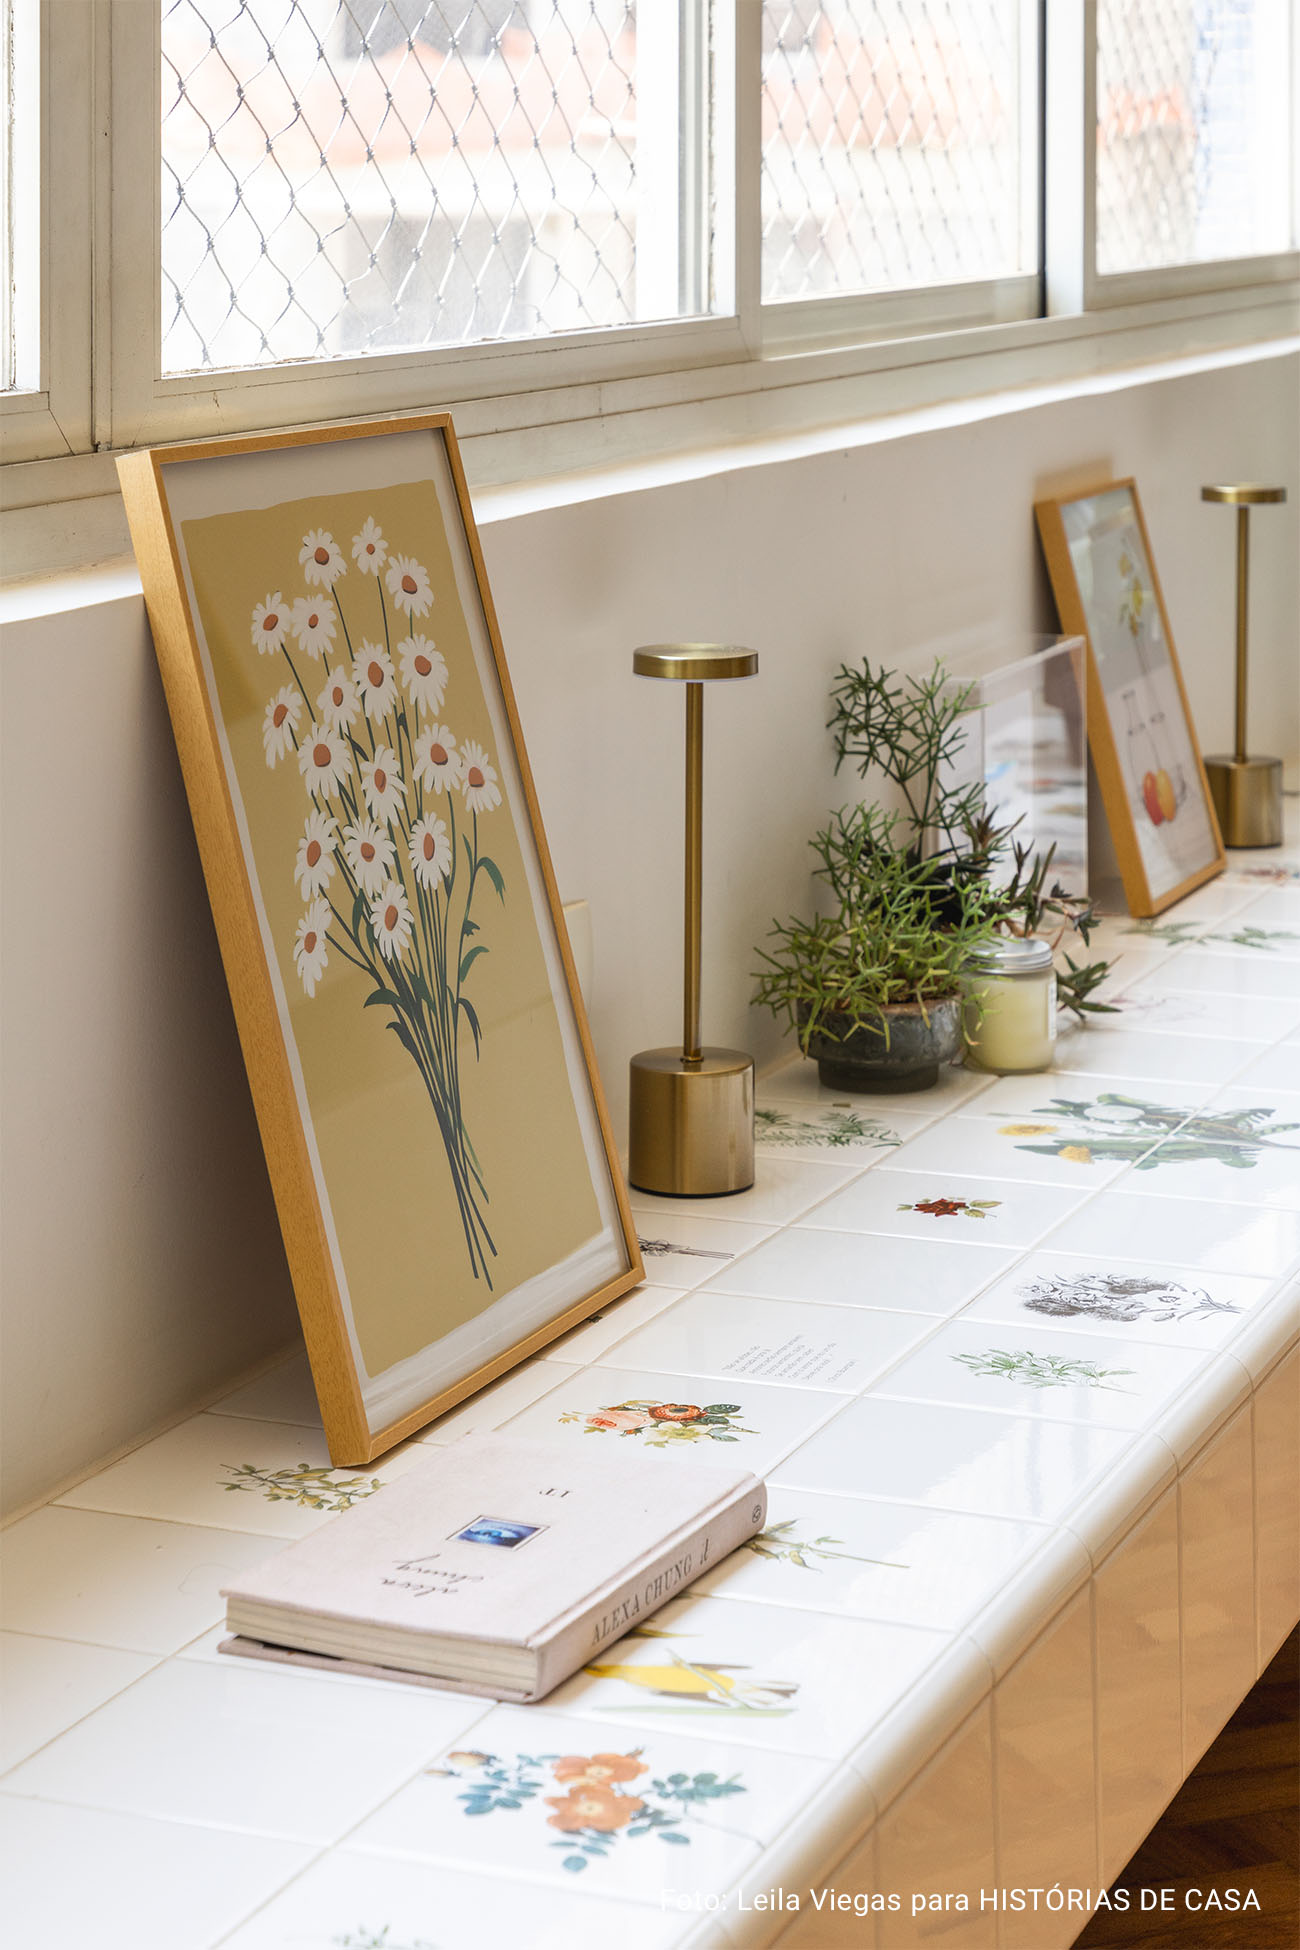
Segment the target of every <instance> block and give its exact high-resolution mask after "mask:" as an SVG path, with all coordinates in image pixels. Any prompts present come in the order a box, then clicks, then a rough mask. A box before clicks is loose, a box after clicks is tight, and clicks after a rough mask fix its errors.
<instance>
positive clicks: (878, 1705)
mask: <svg viewBox="0 0 1300 1950" xmlns="http://www.w3.org/2000/svg"><path fill="white" fill-rule="evenodd" d="M942 1643H943V1641H942V1639H941V1638H940V1637H939V1636H938V1635H937V1634H935V1633H933V1632H929V1631H924V1630H919V1629H916V1628H914V1627H912V1626H907V1625H892V1624H885V1623H881V1622H878V1621H876V1620H874V1619H862V1618H851V1617H844V1616H840V1617H834V1616H825V1615H823V1614H822V1613H819V1612H810V1611H797V1610H793V1609H791V1608H790V1607H788V1606H784V1605H782V1606H777V1605H763V1604H746V1605H742V1604H736V1603H733V1602H732V1601H731V1600H729V1599H726V1598H709V1597H704V1598H696V1597H694V1596H693V1595H692V1596H690V1597H687V1598H684V1599H682V1600H680V1601H679V1602H677V1603H674V1604H671V1605H665V1606H663V1607H662V1609H661V1610H659V1611H657V1612H655V1614H654V1616H653V1618H652V1619H649V1620H648V1621H647V1622H646V1625H645V1628H644V1630H643V1631H640V1632H636V1631H634V1632H632V1633H630V1634H629V1635H628V1636H627V1637H626V1638H623V1639H620V1640H619V1641H618V1642H617V1643H616V1644H612V1645H609V1646H607V1647H605V1648H602V1650H601V1651H600V1652H598V1653H597V1654H596V1655H595V1656H594V1657H593V1658H592V1659H591V1660H590V1661H589V1662H588V1664H587V1665H586V1667H585V1668H584V1669H583V1671H582V1672H580V1673H575V1674H574V1676H573V1678H572V1679H569V1680H566V1681H565V1683H564V1685H562V1686H561V1687H560V1688H559V1689H558V1691H556V1692H554V1693H552V1694H550V1695H549V1697H548V1699H547V1706H548V1708H553V1709H554V1710H555V1711H556V1712H557V1713H576V1714H581V1715H582V1717H583V1718H584V1719H594V1720H598V1721H600V1722H601V1723H602V1725H603V1726H604V1727H605V1728H606V1729H608V1732H607V1733H605V1732H603V1733H602V1734H601V1736H600V1737H601V1738H602V1739H605V1738H613V1737H614V1730H615V1729H619V1730H620V1737H621V1730H622V1729H624V1728H628V1727H638V1726H639V1727H648V1728H651V1729H653V1730H654V1731H655V1732H662V1734H663V1735H664V1736H665V1737H668V1736H670V1735H671V1736H677V1735H681V1736H690V1737H692V1738H694V1737H695V1736H697V1735H698V1736H701V1737H703V1738H707V1739H712V1740H729V1741H735V1742H737V1743H738V1744H740V1745H743V1746H747V1747H748V1746H756V1747H763V1748H768V1749H772V1750H774V1751H777V1750H779V1751H781V1752H786V1753H796V1754H814V1755H820V1756H823V1757H825V1758H826V1759H832V1758H834V1757H835V1756H836V1755H838V1754H839V1753H841V1752H842V1751H843V1749H844V1747H845V1746H846V1745H847V1744H848V1743H849V1742H850V1741H856V1740H860V1739H861V1738H862V1737H863V1736H864V1735H865V1733H866V1732H867V1729H868V1728H869V1727H870V1726H871V1725H872V1724H873V1723H874V1722H875V1721H877V1720H879V1719H880V1718H881V1717H882V1715H883V1714H884V1713H885V1712H887V1711H888V1709H889V1707H890V1706H891V1705H892V1704H893V1703H894V1701H895V1700H896V1699H897V1698H898V1697H899V1696H900V1695H901V1694H902V1693H904V1692H906V1691H907V1689H908V1688H909V1687H910V1686H911V1685H913V1684H914V1683H916V1682H917V1681H918V1680H919V1679H920V1678H921V1676H922V1674H923V1673H924V1672H925V1669H926V1667H927V1665H928V1664H929V1662H930V1660H931V1659H932V1657H933V1656H934V1654H935V1653H936V1652H937V1651H938V1650H939V1648H940V1647H941V1645H942Z"/></svg>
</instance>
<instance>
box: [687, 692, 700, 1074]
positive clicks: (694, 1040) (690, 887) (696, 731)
mask: <svg viewBox="0 0 1300 1950" xmlns="http://www.w3.org/2000/svg"><path fill="white" fill-rule="evenodd" d="M703 898H704V686H703V684H687V686H686V914H685V926H684V930H683V936H684V947H685V980H684V984H683V994H684V1002H683V1009H682V1055H683V1057H684V1058H685V1059H686V1061H687V1062H688V1063H698V1062H699V1061H700V933H701V922H702V911H703Z"/></svg>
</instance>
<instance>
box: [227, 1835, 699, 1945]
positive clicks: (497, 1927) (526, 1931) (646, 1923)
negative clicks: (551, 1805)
mask: <svg viewBox="0 0 1300 1950" xmlns="http://www.w3.org/2000/svg"><path fill="white" fill-rule="evenodd" d="M692 1927H693V1920H692V1919H689V1918H687V1917H686V1916H684V1915H682V1914H681V1913H679V1912H677V1911H676V1910H673V1909H667V1910H664V1909H660V1907H659V1905H658V1904H657V1903H656V1904H654V1905H651V1904H649V1903H627V1902H618V1901H615V1900H611V1899H609V1898H606V1897H602V1896H597V1895H594V1894H593V1893H592V1891H591V1890H589V1889H587V1888H585V1887H584V1888H583V1889H582V1890H581V1892H580V1893H579V1891H578V1890H577V1889H576V1888H574V1887H566V1888H562V1889H557V1888H553V1887H551V1886H549V1885H548V1884H546V1883H537V1882H520V1881H516V1880H514V1879H512V1878H510V1877H507V1876H499V1875H490V1874H480V1875H466V1874H462V1873H460V1872H458V1871H457V1870H455V1869H450V1868H448V1867H446V1865H445V1864H443V1863H439V1864H438V1865H437V1866H436V1867H435V1866H433V1865H431V1864H429V1863H425V1862H412V1861H407V1860H405V1859H404V1858H403V1857H401V1856H397V1855H376V1854H371V1853H363V1852H362V1851H361V1850H359V1849H335V1850H333V1851H332V1852H331V1853H330V1854H329V1855H325V1856H322V1858H321V1859H320V1861H318V1862H314V1863H313V1864H312V1866H311V1868H310V1869H308V1870H307V1872H306V1874H305V1875H302V1876H299V1877H298V1879H297V1880H296V1881H295V1882H293V1883H291V1884H290V1885H289V1887H288V1888H287V1889H285V1890H283V1891H282V1892H281V1893H280V1894H279V1895H278V1896H276V1897H275V1898H274V1899H273V1900H272V1901H271V1902H269V1903H268V1904H267V1905H266V1907H265V1908H264V1909H260V1910H259V1911H258V1912H257V1914H256V1915H255V1916H252V1917H250V1918H249V1920H248V1921H247V1922H246V1923H245V1924H243V1926H242V1927H241V1928H240V1929H237V1930H236V1931H235V1933H234V1935H233V1936H230V1937H227V1938H226V1939H225V1940H224V1942H223V1944H222V1946H221V1950H496V1946H498V1945H500V1946H502V1950H505V1946H508V1945H513V1946H517V1950H581V1946H582V1944H583V1943H584V1942H590V1943H592V1944H610V1945H613V1944H617V1945H618V1946H619V1950H671V1946H672V1945H673V1944H675V1943H679V1942H680V1941H681V1940H682V1938H683V1936H684V1935H685V1934H686V1932H687V1930H689V1929H690V1928H692Z"/></svg>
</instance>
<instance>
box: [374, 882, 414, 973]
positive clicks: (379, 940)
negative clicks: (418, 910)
mask: <svg viewBox="0 0 1300 1950" xmlns="http://www.w3.org/2000/svg"><path fill="white" fill-rule="evenodd" d="M370 931H371V933H372V934H373V935H374V937H375V946H376V947H377V948H378V950H379V952H380V954H381V955H382V956H383V958H384V960H385V961H392V960H393V959H394V958H395V957H396V956H398V955H400V954H401V953H402V950H403V949H404V948H405V947H406V945H407V943H408V942H409V940H410V939H411V903H410V901H408V900H407V898H406V892H405V889H404V888H402V887H399V886H398V884H397V882H396V881H395V880H390V881H389V882H388V884H387V886H386V887H384V888H382V889H381V890H380V892H379V894H378V895H377V896H376V898H375V900H374V901H373V902H372V903H371V907H370Z"/></svg>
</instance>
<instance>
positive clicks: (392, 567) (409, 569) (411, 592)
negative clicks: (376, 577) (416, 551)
mask: <svg viewBox="0 0 1300 1950" xmlns="http://www.w3.org/2000/svg"><path fill="white" fill-rule="evenodd" d="M384 581H385V582H386V583H387V584H388V593H389V595H390V596H391V597H392V599H393V601H394V602H395V603H396V604H397V607H398V608H399V609H400V610H401V611H402V613H403V614H404V615H406V616H423V615H424V614H425V613H426V612H427V611H428V610H429V608H430V607H431V606H432V603H433V590H432V589H431V588H430V587H429V571H428V570H427V569H426V568H423V567H422V566H421V564H420V563H418V562H417V561H416V559H415V557H414V556H413V555H395V556H394V557H393V559H392V561H391V562H390V563H389V565H388V572H387V574H386V575H385V577H384Z"/></svg>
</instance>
